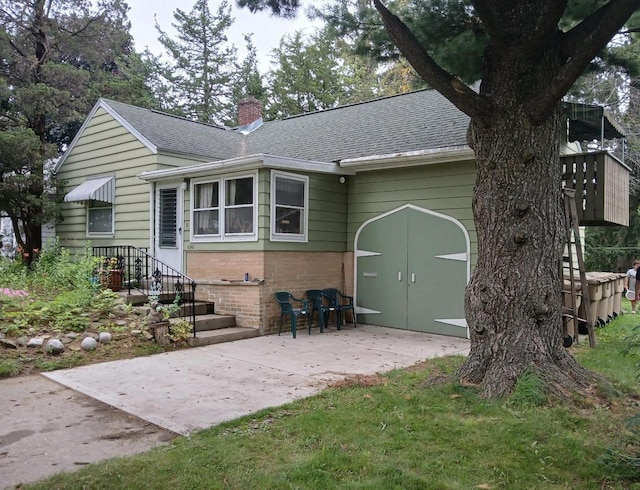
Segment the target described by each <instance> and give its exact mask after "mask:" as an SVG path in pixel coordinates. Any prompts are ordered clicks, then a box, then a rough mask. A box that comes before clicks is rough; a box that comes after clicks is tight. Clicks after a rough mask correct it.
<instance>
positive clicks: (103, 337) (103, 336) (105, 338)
mask: <svg viewBox="0 0 640 490" xmlns="http://www.w3.org/2000/svg"><path fill="white" fill-rule="evenodd" d="M98 342H100V343H101V344H108V343H109V342H111V334H110V333H109V332H100V334H99V335H98Z"/></svg>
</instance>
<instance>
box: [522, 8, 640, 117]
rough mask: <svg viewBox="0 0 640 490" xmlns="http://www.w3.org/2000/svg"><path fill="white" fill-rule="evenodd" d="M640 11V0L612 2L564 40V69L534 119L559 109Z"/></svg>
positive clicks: (534, 109) (534, 112)
mask: <svg viewBox="0 0 640 490" xmlns="http://www.w3.org/2000/svg"><path fill="white" fill-rule="evenodd" d="M639 9H640V0H610V1H609V2H608V3H607V4H605V5H603V6H602V7H600V8H599V9H598V10H596V11H595V12H593V13H592V14H591V15H589V16H588V17H586V18H585V19H584V20H583V21H582V22H580V23H579V24H578V25H576V26H575V27H574V28H573V29H571V30H570V31H569V32H567V33H566V34H564V35H563V36H562V37H561V40H562V47H561V49H562V56H563V58H564V60H565V62H564V66H563V67H562V68H561V69H560V71H559V73H558V75H557V76H556V77H555V78H554V79H553V80H552V81H551V83H550V84H549V86H548V88H547V90H545V92H544V94H541V97H539V98H538V99H537V100H535V104H534V105H532V106H531V108H530V114H531V115H532V118H533V119H534V120H542V119H544V118H545V117H546V116H547V115H548V114H550V113H551V111H553V110H554V108H555V107H556V104H557V101H558V100H559V99H560V98H562V97H563V96H564V95H565V94H566V93H567V91H568V90H569V89H570V88H571V86H572V85H573V84H574V83H575V81H576V80H577V79H578V77H579V76H580V75H582V73H583V72H584V70H585V69H586V68H587V67H588V66H589V63H590V62H591V60H592V59H593V58H595V57H596V56H597V54H598V52H599V51H600V50H602V49H603V48H604V47H605V46H606V45H607V43H608V42H609V41H610V40H611V38H612V37H613V36H614V35H615V34H616V32H618V30H619V29H620V28H621V27H622V26H623V25H624V23H625V22H626V21H627V19H629V17H630V16H631V14H633V12H635V11H636V10H639Z"/></svg>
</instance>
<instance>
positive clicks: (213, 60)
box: [156, 0, 239, 124]
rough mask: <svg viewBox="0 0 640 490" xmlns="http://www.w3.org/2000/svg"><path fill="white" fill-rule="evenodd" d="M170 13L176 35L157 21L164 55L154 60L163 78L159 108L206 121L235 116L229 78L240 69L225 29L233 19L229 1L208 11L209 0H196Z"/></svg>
mask: <svg viewBox="0 0 640 490" xmlns="http://www.w3.org/2000/svg"><path fill="white" fill-rule="evenodd" d="M173 17H174V19H175V22H174V23H173V24H172V26H173V27H174V28H175V29H176V31H177V38H176V39H172V38H171V37H170V36H169V35H168V34H167V33H166V32H164V31H163V30H162V29H161V28H160V26H159V25H157V24H156V29H157V31H158V33H159V34H160V37H159V41H160V43H161V44H162V45H163V46H164V48H165V51H166V53H167V55H168V57H169V60H168V61H167V62H166V63H159V68H160V75H161V76H162V77H163V79H164V81H163V84H162V86H161V88H160V90H159V92H160V93H159V94H158V92H156V93H157V94H158V95H160V99H161V100H162V102H163V109H165V110H169V111H170V112H173V113H175V114H178V115H181V116H184V117H187V118H190V119H194V120H197V121H201V122H206V123H211V124H224V123H225V122H227V121H232V120H234V119H235V102H236V101H234V100H233V95H234V82H235V81H236V79H237V77H238V71H239V70H238V66H237V50H236V48H235V46H233V45H231V44H229V42H228V40H227V34H226V33H227V31H228V30H229V28H230V27H231V25H232V24H233V18H232V16H231V6H230V5H229V3H228V2H227V1H226V0H223V1H222V2H220V6H219V7H218V10H217V11H216V13H215V14H212V13H211V11H210V10H209V3H208V0H197V1H196V3H195V4H194V6H193V8H192V9H191V12H189V13H186V12H184V11H183V10H180V9H176V10H175V12H174V13H173ZM156 61H157V60H156Z"/></svg>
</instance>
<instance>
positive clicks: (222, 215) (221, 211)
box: [189, 172, 258, 243]
mask: <svg viewBox="0 0 640 490" xmlns="http://www.w3.org/2000/svg"><path fill="white" fill-rule="evenodd" d="M249 177H250V178H253V232H252V233H230V234H226V233H225V232H224V230H225V219H226V212H225V211H226V209H227V207H226V205H225V202H226V192H227V186H226V182H227V181H228V180H236V179H243V178H249ZM212 182H218V199H219V202H218V234H217V235H196V234H195V231H194V229H193V224H194V223H195V220H194V207H195V202H194V199H195V192H194V188H195V186H196V185H197V184H208V183H212ZM189 191H190V193H189V204H190V205H189V217H190V223H191V225H190V230H189V235H190V236H189V239H190V241H191V242H193V243H211V242H255V241H258V172H252V173H240V174H226V175H223V176H220V177H217V178H210V177H209V178H202V179H192V180H191V185H190V189H189Z"/></svg>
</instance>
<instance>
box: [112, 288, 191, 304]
mask: <svg viewBox="0 0 640 490" xmlns="http://www.w3.org/2000/svg"><path fill="white" fill-rule="evenodd" d="M145 292H146V291H145ZM149 294H151V291H149ZM118 295H119V296H121V297H122V298H124V301H125V302H126V303H130V304H132V305H134V306H138V305H143V304H145V303H148V302H149V298H148V296H147V295H146V294H144V293H142V292H140V291H138V290H137V289H132V290H131V294H129V290H128V289H123V290H122V291H119V292H118ZM191 296H192V293H183V294H182V301H187V300H190V299H191ZM175 297H176V296H175V294H173V293H161V294H160V295H158V299H159V301H160V303H163V304H167V303H173V300H174V299H175Z"/></svg>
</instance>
